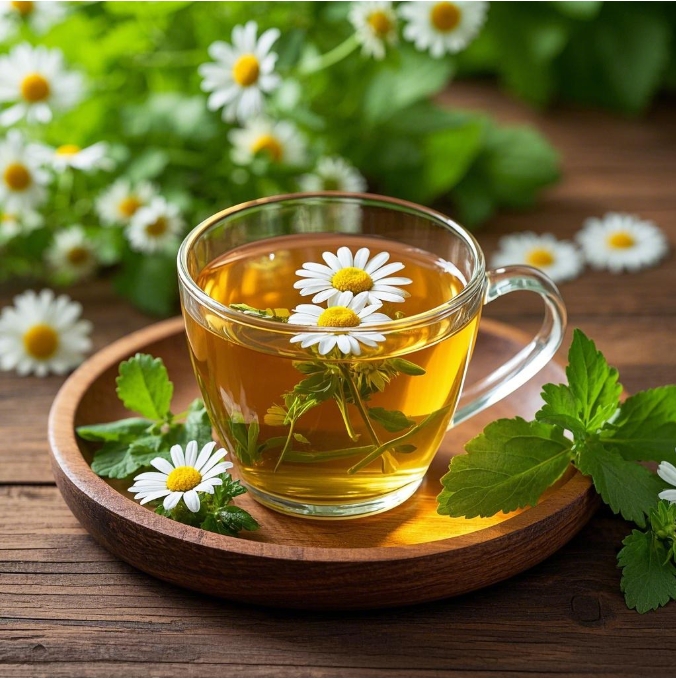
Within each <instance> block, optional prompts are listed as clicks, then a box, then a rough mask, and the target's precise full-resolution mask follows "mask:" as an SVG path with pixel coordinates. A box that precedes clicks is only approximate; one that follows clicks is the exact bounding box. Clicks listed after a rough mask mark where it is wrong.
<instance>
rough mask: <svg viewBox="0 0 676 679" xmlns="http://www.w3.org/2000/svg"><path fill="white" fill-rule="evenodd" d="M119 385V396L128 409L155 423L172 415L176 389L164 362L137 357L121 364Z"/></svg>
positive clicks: (139, 355)
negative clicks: (171, 407) (172, 402)
mask: <svg viewBox="0 0 676 679" xmlns="http://www.w3.org/2000/svg"><path fill="white" fill-rule="evenodd" d="M116 382H117V395H118V396H119V397H120V400H121V401H122V403H124V406H125V408H128V409H129V410H133V411H135V412H137V413H140V414H141V415H143V416H144V417H148V418H150V419H153V420H163V419H165V418H167V416H168V415H169V408H170V406H171V397H172V396H173V393H174V385H173V384H172V383H171V382H170V381H169V376H168V374H167V369H166V368H165V366H164V363H163V362H162V359H161V358H153V357H152V356H150V355H148V354H136V356H134V357H133V358H131V359H129V360H128V361H123V362H122V363H120V375H119V377H118V378H117V380H116Z"/></svg>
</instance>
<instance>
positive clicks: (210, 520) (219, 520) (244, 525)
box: [201, 505, 260, 537]
mask: <svg viewBox="0 0 676 679" xmlns="http://www.w3.org/2000/svg"><path fill="white" fill-rule="evenodd" d="M201 527H202V529H203V530H209V531H212V532H213V533H220V534H221V535H229V536H231V537H237V535H238V534H239V532H240V531H242V530H258V529H259V528H260V524H259V523H258V521H256V519H254V518H253V516H251V514H249V512H247V511H246V510H244V509H241V508H240V507H235V505H228V506H227V507H223V508H222V509H219V510H218V511H216V512H214V513H213V514H209V515H208V516H207V517H206V519H205V520H204V522H203V523H202V526H201Z"/></svg>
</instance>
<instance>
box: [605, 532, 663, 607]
mask: <svg viewBox="0 0 676 679" xmlns="http://www.w3.org/2000/svg"><path fill="white" fill-rule="evenodd" d="M622 544H623V545H624V547H623V548H622V550H620V553H619V554H618V555H617V564H618V566H619V567H620V568H621V569H622V580H621V582H620V587H621V589H622V591H623V592H624V598H625V601H626V602H627V606H628V607H629V608H635V609H636V610H637V611H638V612H639V613H646V612H647V611H652V610H654V609H656V608H659V607H660V606H664V605H665V604H666V603H668V602H669V601H670V600H671V599H676V568H674V564H673V563H672V562H671V561H670V560H669V554H668V552H667V549H666V548H665V546H664V545H663V544H662V542H660V541H659V540H657V539H656V538H655V535H654V534H653V532H652V531H648V532H647V533H642V532H641V531H638V530H633V531H632V532H631V534H630V535H628V536H627V537H626V538H625V539H624V542H623V543H622Z"/></svg>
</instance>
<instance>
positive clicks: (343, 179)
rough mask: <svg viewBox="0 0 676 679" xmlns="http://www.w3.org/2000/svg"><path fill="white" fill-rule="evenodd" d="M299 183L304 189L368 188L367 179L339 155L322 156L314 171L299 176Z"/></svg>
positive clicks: (356, 190)
mask: <svg viewBox="0 0 676 679" xmlns="http://www.w3.org/2000/svg"><path fill="white" fill-rule="evenodd" d="M298 184H299V186H300V188H301V190H302V191H347V192H348V193H360V192H362V191H365V190H366V180H365V179H364V177H363V176H362V174H361V173H360V172H359V170H357V168H356V167H354V166H353V165H350V163H348V162H347V161H346V160H345V159H344V158H341V157H339V156H331V157H323V158H320V159H319V160H318V161H317V165H316V167H315V169H314V171H313V172H310V173H308V174H304V175H303V176H302V177H299V178H298Z"/></svg>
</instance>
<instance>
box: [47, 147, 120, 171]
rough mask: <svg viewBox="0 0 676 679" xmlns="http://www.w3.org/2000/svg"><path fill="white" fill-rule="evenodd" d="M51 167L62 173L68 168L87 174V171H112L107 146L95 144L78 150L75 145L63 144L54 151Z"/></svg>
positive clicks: (112, 165)
mask: <svg viewBox="0 0 676 679" xmlns="http://www.w3.org/2000/svg"><path fill="white" fill-rule="evenodd" d="M52 166H53V167H54V169H55V170H58V171H60V172H63V170H65V169H66V168H68V167H72V168H74V169H75V170H82V171H84V172H87V171H89V170H112V169H113V167H114V164H113V161H112V160H111V159H110V158H109V157H108V144H106V143H105V142H102V141H100V142H97V143H96V144H92V145H91V146H87V147H85V148H80V147H79V146H76V145H75V144H64V145H63V146H59V147H58V148H57V149H55V151H54V156H53V157H52Z"/></svg>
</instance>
